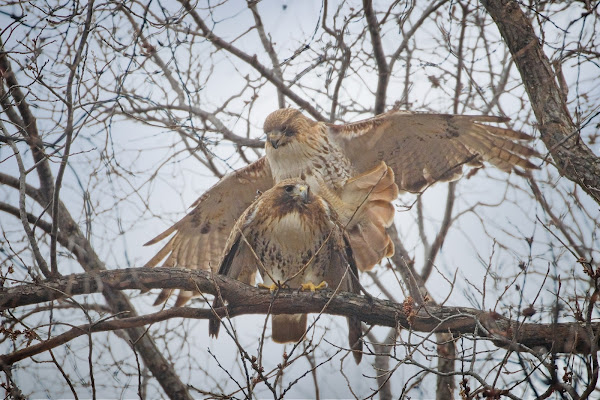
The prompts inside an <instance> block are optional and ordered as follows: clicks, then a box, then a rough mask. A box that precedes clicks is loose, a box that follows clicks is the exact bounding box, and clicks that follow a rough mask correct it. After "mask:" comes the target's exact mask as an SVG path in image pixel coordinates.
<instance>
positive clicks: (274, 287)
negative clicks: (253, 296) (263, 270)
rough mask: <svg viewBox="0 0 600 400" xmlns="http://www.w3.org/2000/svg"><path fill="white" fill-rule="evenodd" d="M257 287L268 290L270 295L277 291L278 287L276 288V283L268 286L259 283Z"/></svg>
mask: <svg viewBox="0 0 600 400" xmlns="http://www.w3.org/2000/svg"><path fill="white" fill-rule="evenodd" d="M258 287H259V288H260V289H269V292H271V293H273V292H274V291H276V290H277V289H279V286H277V284H276V283H271V284H270V285H265V284H264V283H259V284H258Z"/></svg>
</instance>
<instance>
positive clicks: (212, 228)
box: [145, 157, 273, 306]
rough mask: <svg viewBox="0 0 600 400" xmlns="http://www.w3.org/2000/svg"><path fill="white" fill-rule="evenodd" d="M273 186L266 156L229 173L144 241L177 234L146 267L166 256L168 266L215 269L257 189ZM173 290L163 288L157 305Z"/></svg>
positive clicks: (181, 299) (182, 296)
mask: <svg viewBox="0 0 600 400" xmlns="http://www.w3.org/2000/svg"><path fill="white" fill-rule="evenodd" d="M272 186H273V178H272V177H271V169H270V167H269V164H268V162H267V160H266V158H264V157H262V158H260V159H258V160H257V161H255V162H253V163H252V164H250V165H248V166H246V167H244V168H241V169H239V170H237V171H234V172H232V173H231V174H228V175H226V176H225V177H223V178H222V179H221V180H220V181H219V182H217V184H215V185H214V186H213V187H212V188H210V189H209V190H208V191H206V193H204V194H203V195H202V196H201V197H200V198H199V199H198V200H197V201H196V202H195V203H194V204H193V205H192V207H194V209H193V210H192V211H191V212H190V213H189V214H187V215H186V216H185V217H183V218H182V219H181V220H180V221H179V222H177V223H176V224H175V225H173V226H172V227H170V228H169V229H167V230H166V231H164V232H163V233H161V234H160V235H158V236H157V237H155V238H154V239H152V240H151V241H149V242H148V243H146V244H145V246H148V245H151V244H155V243H157V242H159V241H161V240H163V239H165V238H167V237H169V236H171V235H172V234H173V233H174V235H173V237H171V239H169V241H168V242H167V244H165V245H164V247H163V248H162V249H160V251H159V252H158V253H157V254H156V255H155V256H154V257H152V259H151V260H150V261H148V262H147V263H146V265H145V266H146V267H154V266H156V265H158V264H159V263H160V262H161V261H162V260H163V259H165V257H166V259H165V261H164V263H163V264H162V266H165V267H181V268H189V269H204V270H208V269H211V268H212V270H213V271H215V270H216V269H217V268H218V267H219V262H220V259H221V254H222V253H223V249H224V248H225V244H226V242H227V238H228V237H229V233H230V232H231V229H232V227H233V226H234V224H235V221H236V220H237V219H238V218H239V217H240V215H242V213H243V212H244V210H246V208H248V206H249V205H250V204H252V202H253V201H254V199H255V198H256V194H257V191H265V190H268V189H269V188H271V187H272ZM171 292H172V290H163V291H162V292H161V294H160V295H159V297H158V298H157V299H156V302H155V304H160V303H163V302H164V301H166V300H167V299H168V298H169V296H170V294H171ZM192 295H193V293H192V292H188V291H181V292H180V293H179V296H178V299H177V303H176V306H181V305H183V304H185V303H186V302H187V301H188V300H189V299H190V298H191V297H192Z"/></svg>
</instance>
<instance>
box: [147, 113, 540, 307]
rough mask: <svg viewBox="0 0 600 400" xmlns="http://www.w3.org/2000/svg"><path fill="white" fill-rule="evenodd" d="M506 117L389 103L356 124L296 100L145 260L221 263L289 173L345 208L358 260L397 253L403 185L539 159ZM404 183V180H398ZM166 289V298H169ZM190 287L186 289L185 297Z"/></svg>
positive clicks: (421, 185) (361, 263)
mask: <svg viewBox="0 0 600 400" xmlns="http://www.w3.org/2000/svg"><path fill="white" fill-rule="evenodd" d="M505 120H506V119H504V118H501V117H489V116H464V115H444V114H430V113H412V112H407V111H391V112H388V113H385V114H381V115H378V116H376V117H374V118H370V119H367V120H363V121H359V122H355V123H350V124H328V123H324V122H317V121H313V120H311V119H310V118H307V117H306V116H304V115H303V114H302V113H301V112H300V111H298V110H294V109H282V110H277V111H275V112H273V113H271V114H270V115H269V116H268V117H267V119H266V121H265V124H264V131H265V133H266V134H267V142H266V145H265V151H266V155H265V156H264V157H262V158H260V159H258V160H257V161H255V162H254V163H252V164H250V165H248V166H247V167H245V168H242V169H239V170H237V171H234V172H233V173H231V174H229V175H227V176H225V177H224V178H223V179H221V180H220V181H219V182H218V183H217V184H216V185H214V186H213V187H212V188H210V189H209V190H208V191H207V192H206V193H205V194H204V195H203V196H202V197H200V199H198V201H196V203H194V205H193V207H194V209H193V210H192V211H191V212H190V213H189V214H188V215H186V216H185V217H184V218H183V219H182V220H180V221H179V222H177V223H176V224H175V225H173V226H172V227H171V228H169V229H168V230H166V231H165V232H163V233H162V234H161V235H159V236H157V237H156V238H155V239H153V240H151V241H150V242H148V243H146V244H147V245H148V244H154V243H157V242H158V241H160V240H162V239H165V238H167V237H169V236H171V235H173V236H172V237H171V239H170V240H169V241H168V242H167V244H166V245H165V246H164V247H163V248H162V249H161V250H160V251H159V252H158V253H157V255H156V256H155V257H153V258H152V259H151V260H150V261H149V262H148V263H147V264H146V266H148V267H153V266H156V265H158V264H159V263H160V262H161V261H162V260H163V259H165V258H166V260H165V262H164V263H163V265H164V266H170V267H185V268H190V269H212V270H213V271H215V270H216V269H217V268H218V265H219V262H220V258H221V254H222V252H223V250H224V248H225V242H226V240H227V237H228V236H229V233H230V232H231V229H232V228H233V226H234V223H235V221H236V220H237V219H238V218H240V216H241V215H242V213H243V212H244V210H246V208H247V207H248V206H249V205H250V204H251V203H252V201H253V200H254V198H255V196H256V193H257V191H266V190H267V189H269V188H271V187H273V185H274V184H276V183H278V182H281V181H282V180H284V179H288V178H302V179H303V180H305V181H306V182H307V183H308V185H309V187H310V189H311V190H312V191H313V192H314V193H316V194H319V195H320V196H323V197H324V198H325V199H326V201H327V202H329V203H330V204H331V205H332V207H333V208H334V209H335V211H336V212H337V214H339V218H340V221H341V223H342V226H344V227H346V229H347V230H348V237H349V240H350V242H351V244H352V247H353V250H354V253H355V258H356V261H357V265H358V268H359V269H360V270H367V269H370V268H371V267H372V266H373V265H375V264H377V263H378V262H379V261H380V260H381V258H382V257H385V256H389V255H390V254H392V253H393V246H392V244H391V241H390V238H389V237H388V236H387V233H386V232H385V228H386V227H388V226H389V225H390V224H391V222H392V219H393V215H394V209H393V206H392V204H391V202H392V201H393V200H394V199H395V198H396V197H397V194H398V188H399V189H400V190H403V191H411V192H418V191H422V190H424V189H425V188H427V187H428V186H430V185H431V184H433V183H435V182H438V181H449V180H454V179H457V178H458V177H460V175H461V173H462V166H463V165H469V166H475V167H478V166H481V165H482V163H483V162H489V163H490V164H492V165H494V166H496V167H497V168H499V169H501V170H503V171H510V170H511V169H512V168H514V167H521V168H535V167H534V165H533V164H532V163H531V162H530V161H529V160H528V158H530V157H531V156H533V155H535V154H536V153H535V151H534V150H532V149H531V148H529V147H527V146H526V145H524V144H522V143H521V142H523V141H527V140H531V137H529V136H527V135H525V134H523V133H520V132H516V131H513V130H510V129H505V128H500V127H495V126H491V125H488V124H487V123H489V122H495V123H498V122H504V121H505ZM396 185H397V186H396ZM169 294H170V291H163V293H162V294H161V296H159V299H157V303H158V302H162V301H164V300H166V298H167V297H168V295H169ZM191 295H192V293H191V292H182V293H180V295H179V298H178V301H177V305H181V304H184V303H185V302H186V301H187V300H188V299H189V297H190V296H191Z"/></svg>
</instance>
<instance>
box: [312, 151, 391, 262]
mask: <svg viewBox="0 0 600 400" xmlns="http://www.w3.org/2000/svg"><path fill="white" fill-rule="evenodd" d="M322 189H323V188H322ZM325 191H326V192H327V193H326V194H325V196H324V197H326V199H327V200H328V201H329V202H330V203H332V204H333V205H334V207H335V209H336V210H337V211H338V214H339V216H340V219H341V222H342V224H344V225H345V226H346V229H347V231H348V238H349V241H350V245H351V247H352V252H353V254H354V257H355V259H356V265H357V267H358V269H359V270H361V271H368V270H370V269H371V268H373V266H375V265H376V264H378V263H379V262H380V261H381V260H382V259H383V258H384V257H391V256H392V255H393V254H394V244H393V243H392V240H391V239H390V237H389V235H388V234H387V232H386V228H387V227H389V226H390V225H391V224H392V222H393V221H394V213H395V209H394V205H393V204H392V202H393V201H394V200H396V198H397V197H398V186H397V185H396V183H395V181H394V171H393V170H392V169H391V168H390V167H388V166H387V165H386V163H385V162H383V161H382V162H381V163H380V164H379V165H378V166H376V167H375V168H373V169H371V170H369V171H367V172H365V173H363V174H360V175H357V176H355V177H353V178H351V179H349V180H348V182H346V184H345V185H344V187H343V188H342V192H341V195H340V196H339V197H337V196H335V195H333V194H332V193H331V191H327V190H325Z"/></svg>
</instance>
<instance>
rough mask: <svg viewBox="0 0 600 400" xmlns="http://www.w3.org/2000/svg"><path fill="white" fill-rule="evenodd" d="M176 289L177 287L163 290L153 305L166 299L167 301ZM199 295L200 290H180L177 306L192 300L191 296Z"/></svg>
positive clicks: (159, 303)
mask: <svg viewBox="0 0 600 400" xmlns="http://www.w3.org/2000/svg"><path fill="white" fill-rule="evenodd" d="M174 290H175V289H163V290H161V291H160V293H159V294H158V296H157V297H156V300H154V304H152V305H153V306H159V305H161V304H162V303H164V302H165V301H167V300H168V299H169V297H171V294H172V293H173V291H174ZM198 295H199V294H198V292H192V291H190V290H180V291H179V294H178V295H177V300H176V301H175V307H183V306H184V305H185V304H186V303H187V302H188V301H190V299H191V298H193V297H197V296H198Z"/></svg>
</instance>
